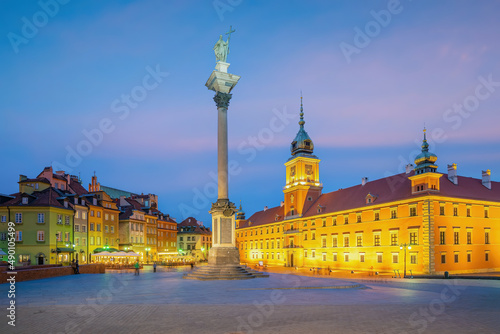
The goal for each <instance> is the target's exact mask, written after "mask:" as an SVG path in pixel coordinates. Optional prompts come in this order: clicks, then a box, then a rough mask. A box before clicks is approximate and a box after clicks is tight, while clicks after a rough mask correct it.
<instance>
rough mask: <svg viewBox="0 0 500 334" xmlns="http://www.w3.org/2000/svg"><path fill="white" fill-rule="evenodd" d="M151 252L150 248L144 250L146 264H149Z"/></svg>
mask: <svg viewBox="0 0 500 334" xmlns="http://www.w3.org/2000/svg"><path fill="white" fill-rule="evenodd" d="M150 250H151V248H149V247H148V248H146V263H149V251H150Z"/></svg>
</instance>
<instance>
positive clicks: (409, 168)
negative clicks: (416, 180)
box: [405, 164, 413, 174]
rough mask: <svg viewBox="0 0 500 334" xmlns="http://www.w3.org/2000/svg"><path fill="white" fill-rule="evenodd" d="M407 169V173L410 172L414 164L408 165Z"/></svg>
mask: <svg viewBox="0 0 500 334" xmlns="http://www.w3.org/2000/svg"><path fill="white" fill-rule="evenodd" d="M405 169H406V170H405V172H406V174H410V173H411V171H412V170H413V164H408V165H406V167H405Z"/></svg>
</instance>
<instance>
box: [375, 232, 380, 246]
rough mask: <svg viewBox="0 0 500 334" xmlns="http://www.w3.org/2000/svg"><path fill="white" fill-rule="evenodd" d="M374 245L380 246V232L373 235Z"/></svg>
mask: <svg viewBox="0 0 500 334" xmlns="http://www.w3.org/2000/svg"><path fill="white" fill-rule="evenodd" d="M373 246H380V234H375V235H374V236H373Z"/></svg>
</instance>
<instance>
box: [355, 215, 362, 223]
mask: <svg viewBox="0 0 500 334" xmlns="http://www.w3.org/2000/svg"><path fill="white" fill-rule="evenodd" d="M356 222H357V223H361V213H357V214H356Z"/></svg>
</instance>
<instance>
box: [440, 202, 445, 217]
mask: <svg viewBox="0 0 500 334" xmlns="http://www.w3.org/2000/svg"><path fill="white" fill-rule="evenodd" d="M439 215H441V216H444V204H441V205H440V206H439Z"/></svg>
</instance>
